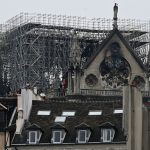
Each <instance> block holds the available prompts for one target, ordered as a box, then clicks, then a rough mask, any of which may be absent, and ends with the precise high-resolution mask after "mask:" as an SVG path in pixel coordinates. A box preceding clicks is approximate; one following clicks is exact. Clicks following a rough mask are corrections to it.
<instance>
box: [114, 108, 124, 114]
mask: <svg viewBox="0 0 150 150" xmlns="http://www.w3.org/2000/svg"><path fill="white" fill-rule="evenodd" d="M122 113H123V110H122V109H115V110H114V114H122Z"/></svg>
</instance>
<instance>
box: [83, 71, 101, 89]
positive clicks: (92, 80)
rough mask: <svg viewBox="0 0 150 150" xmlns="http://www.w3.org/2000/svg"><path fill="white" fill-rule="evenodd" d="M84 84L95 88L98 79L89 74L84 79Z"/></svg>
mask: <svg viewBox="0 0 150 150" xmlns="http://www.w3.org/2000/svg"><path fill="white" fill-rule="evenodd" d="M85 82H86V84H87V85H88V86H90V87H92V86H95V85H96V84H97V82H98V79H97V77H96V76H95V75H94V74H89V75H87V77H86V78H85Z"/></svg>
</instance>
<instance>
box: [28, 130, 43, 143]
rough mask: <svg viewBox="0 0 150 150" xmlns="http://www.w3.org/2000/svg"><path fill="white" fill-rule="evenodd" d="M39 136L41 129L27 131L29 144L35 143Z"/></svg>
mask: <svg viewBox="0 0 150 150" xmlns="http://www.w3.org/2000/svg"><path fill="white" fill-rule="evenodd" d="M40 138H41V131H29V139H28V140H29V144H37V143H38V142H39V141H40Z"/></svg>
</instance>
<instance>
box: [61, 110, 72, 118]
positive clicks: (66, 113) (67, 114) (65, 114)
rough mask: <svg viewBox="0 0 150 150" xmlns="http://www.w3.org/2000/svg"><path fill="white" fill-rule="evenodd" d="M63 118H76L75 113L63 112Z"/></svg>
mask: <svg viewBox="0 0 150 150" xmlns="http://www.w3.org/2000/svg"><path fill="white" fill-rule="evenodd" d="M62 116H66V117H69V116H75V111H63V112H62Z"/></svg>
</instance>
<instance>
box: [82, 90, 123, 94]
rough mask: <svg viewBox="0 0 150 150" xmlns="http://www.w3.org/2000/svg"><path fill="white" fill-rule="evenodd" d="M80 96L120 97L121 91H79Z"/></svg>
mask: <svg viewBox="0 0 150 150" xmlns="http://www.w3.org/2000/svg"><path fill="white" fill-rule="evenodd" d="M81 94H82V95H99V96H122V91H119V90H92V89H81Z"/></svg>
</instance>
